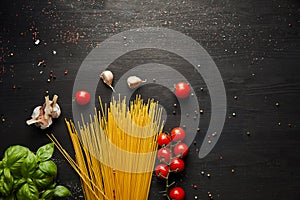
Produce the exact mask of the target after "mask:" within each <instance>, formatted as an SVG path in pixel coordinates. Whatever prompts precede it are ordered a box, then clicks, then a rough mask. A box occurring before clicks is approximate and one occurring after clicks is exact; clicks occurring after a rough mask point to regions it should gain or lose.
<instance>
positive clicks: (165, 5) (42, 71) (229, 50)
mask: <svg viewBox="0 0 300 200" xmlns="http://www.w3.org/2000/svg"><path fill="white" fill-rule="evenodd" d="M299 25H300V2H299V1H297V0H272V1H261V0H251V1H244V0H224V1H217V0H210V1H209V0H203V1H199V0H181V1H177V0H174V1H171V0H166V1H156V0H153V1H143V0H142V1H117V0H111V1H104V0H103V1H98V0H94V1H92V0H85V1H80V0H78V1H71V0H61V1H50V0H49V1H29V0H25V1H8V0H2V1H1V9H0V30H1V34H0V52H1V54H0V95H1V98H0V105H1V107H0V114H1V122H0V127H1V132H0V136H1V141H0V144H1V145H0V153H1V155H2V154H3V152H4V150H5V149H6V148H7V147H8V146H10V145H14V144H21V145H25V146H28V147H30V149H32V150H33V151H35V150H36V149H37V148H38V147H39V146H40V145H43V144H45V143H47V142H49V139H48V138H47V137H46V135H45V134H46V133H54V134H55V135H56V137H57V138H58V139H59V141H61V143H62V144H63V146H64V147H65V148H66V149H67V151H69V152H70V153H71V154H72V155H73V150H72V146H71V142H70V139H69V137H68V134H67V130H66V127H65V123H64V118H67V119H71V118H72V100H73V99H74V98H73V97H72V89H73V83H74V80H75V77H76V73H77V71H78V69H79V67H80V65H81V63H82V62H83V60H84V59H85V58H86V56H87V55H88V53H89V52H90V51H91V50H92V49H93V48H95V47H96V46H97V45H99V44H100V43H101V42H103V41H104V40H105V39H107V38H110V37H111V36H113V35H115V34H117V33H121V32H122V31H126V30H130V29H135V28H142V27H162V28H168V29H172V30H175V31H179V32H181V33H183V34H185V35H187V36H189V37H191V38H192V39H194V40H195V41H196V42H198V43H199V44H201V45H202V47H204V48H205V49H206V50H207V52H208V53H209V54H210V55H211V56H212V59H213V60H214V62H215V63H216V65H217V67H218V69H219V71H220V74H221V76H222V78H223V81H224V84H225V89H226V95H227V115H226V121H225V126H224V129H223V132H222V135H221V137H220V139H219V141H218V143H217V144H216V145H215V147H214V149H213V151H211V152H210V153H209V154H208V155H207V156H206V157H205V158H203V159H199V158H198V150H199V148H200V146H201V143H202V140H203V139H204V135H205V134H206V130H207V128H208V124H209V123H210V115H211V112H210V109H211V104H210V98H209V91H208V90H207V87H206V85H205V84H204V83H203V84H198V82H197V80H195V79H194V74H193V72H191V71H189V70H190V68H188V67H186V65H187V63H186V62H185V61H184V60H182V59H180V58H179V57H178V56H176V55H174V54H170V53H168V52H162V51H153V50H142V51H137V52H131V53H129V54H126V55H124V56H123V57H122V58H119V59H118V60H117V61H116V62H114V64H113V65H112V66H110V67H111V69H113V70H114V73H115V76H116V80H118V79H119V78H120V77H121V76H122V73H124V71H126V67H129V66H131V65H137V64H141V63H145V62H153V61H155V62H164V63H165V64H168V66H171V67H172V66H173V67H177V69H179V70H180V72H181V73H183V74H184V75H185V76H186V77H187V79H188V81H189V82H190V83H191V85H192V86H193V88H194V89H195V93H196V94H197V95H199V98H200V108H201V109H203V111H204V113H203V114H202V116H201V121H200V124H199V128H200V129H201V130H200V132H199V133H197V136H196V138H195V142H193V144H192V145H191V146H190V151H189V156H188V157H187V158H186V169H185V171H184V173H183V174H181V175H178V176H175V178H174V180H175V181H176V183H177V184H178V185H180V186H182V187H183V188H184V189H185V190H186V193H187V194H186V199H196V197H195V196H197V197H198V199H209V196H208V192H210V193H211V194H212V196H213V198H214V199H225V200H227V199H231V200H233V199H234V200H241V199H245V200H246V199H249V200H253V199H255V200H260V199H261V200H263V199H289V200H298V199H300V192H299V189H300V171H299V167H300V157H299V153H300V148H299V146H300V134H299V130H300V129H299V126H300V124H299V113H300V106H299V97H300V96H299V93H300V82H299V81H300V76H299V74H298V73H299V72H300V71H299V63H300V33H299V31H300V28H299V27H300V26H299ZM142 61H143V62H142ZM180 65H182V66H181V67H180ZM116 66H122V67H119V68H118V67H116ZM50 74H52V77H49V76H50ZM48 79H49V80H48ZM170 81H172V80H171V79H170ZM197 84H198V85H197ZM201 88H202V89H201ZM160 89H161V90H162V91H164V92H165V93H166V95H165V96H164V97H163V98H162V95H161V94H160V93H157V90H160ZM46 91H48V92H49V94H51V95H53V94H58V95H59V104H60V106H61V107H62V110H63V114H62V117H61V118H60V119H58V120H56V121H55V123H54V125H53V126H52V127H50V128H49V129H46V130H45V131H41V130H39V129H37V128H36V127H34V126H27V125H26V123H25V121H26V120H27V119H28V118H29V117H30V115H31V112H32V109H33V108H34V106H36V105H39V104H40V103H41V102H43V98H44V94H45V92H46ZM138 92H139V93H142V94H145V96H147V97H153V98H155V99H157V100H159V101H161V102H162V104H164V105H165V108H166V110H167V111H168V112H169V113H171V114H170V117H168V121H167V124H166V127H165V129H166V130H170V128H172V127H174V126H176V125H178V123H179V121H178V120H179V117H178V116H179V115H178V114H177V115H172V109H173V107H172V106H173V103H176V98H174V95H173V94H172V92H171V91H168V90H166V88H163V87H161V88H160V87H159V86H157V85H155V84H153V85H149V86H147V87H142V88H141V89H140V90H138ZM110 94H111V91H110V90H109V88H107V87H105V85H103V84H99V85H98V87H97V95H100V96H101V97H102V98H103V99H104V100H105V101H108V100H109V95H110ZM54 160H55V161H56V163H57V165H58V168H59V169H58V170H59V175H58V181H59V182H60V183H62V184H64V185H66V186H68V187H69V188H70V189H71V191H72V193H73V196H72V197H69V198H67V199H83V195H82V191H81V187H80V181H79V178H78V176H77V174H76V173H75V172H74V171H73V170H72V168H71V167H70V166H69V164H68V163H67V162H66V161H65V160H64V159H63V157H62V155H61V154H60V153H59V152H58V151H56V152H55V155H54ZM201 172H204V175H203V174H201ZM207 174H210V177H207ZM194 185H196V186H197V188H195V187H194ZM162 188H163V181H160V180H157V178H156V177H155V176H154V177H153V180H152V187H151V192H150V197H149V199H156V200H157V199H165V198H164V197H163V196H161V194H159V191H161V190H162Z"/></svg>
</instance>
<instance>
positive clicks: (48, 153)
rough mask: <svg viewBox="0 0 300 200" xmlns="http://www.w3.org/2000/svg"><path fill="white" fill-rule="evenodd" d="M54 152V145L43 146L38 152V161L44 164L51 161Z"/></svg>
mask: <svg viewBox="0 0 300 200" xmlns="http://www.w3.org/2000/svg"><path fill="white" fill-rule="evenodd" d="M53 152H54V143H49V144H46V145H44V146H41V147H40V148H39V149H38V150H37V152H36V156H37V159H38V160H39V161H41V162H42V161H46V160H49V159H50V158H51V157H52V155H53Z"/></svg>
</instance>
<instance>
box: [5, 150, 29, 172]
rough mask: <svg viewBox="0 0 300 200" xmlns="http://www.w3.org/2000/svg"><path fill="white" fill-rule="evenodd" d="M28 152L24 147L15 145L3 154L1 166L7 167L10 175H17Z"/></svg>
mask: <svg viewBox="0 0 300 200" xmlns="http://www.w3.org/2000/svg"><path fill="white" fill-rule="evenodd" d="M28 152H30V150H29V149H28V148H26V147H23V146H20V145H15V146H11V147H9V148H7V149H6V151H5V152H4V158H3V160H2V161H3V165H4V167H8V168H9V169H10V170H11V172H12V174H15V173H16V174H18V173H19V172H20V169H21V166H22V164H23V162H24V160H25V158H26V157H27V155H28Z"/></svg>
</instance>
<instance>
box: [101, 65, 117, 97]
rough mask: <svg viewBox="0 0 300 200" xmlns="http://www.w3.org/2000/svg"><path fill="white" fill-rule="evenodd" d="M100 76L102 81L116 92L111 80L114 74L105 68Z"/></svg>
mask: <svg viewBox="0 0 300 200" xmlns="http://www.w3.org/2000/svg"><path fill="white" fill-rule="evenodd" d="M100 78H101V79H102V80H103V82H104V83H105V84H106V85H108V86H109V87H110V88H111V89H112V91H113V92H116V91H115V89H114V88H113V86H112V82H113V80H114V75H113V73H112V72H111V71H109V70H105V71H103V72H102V73H101V74H100Z"/></svg>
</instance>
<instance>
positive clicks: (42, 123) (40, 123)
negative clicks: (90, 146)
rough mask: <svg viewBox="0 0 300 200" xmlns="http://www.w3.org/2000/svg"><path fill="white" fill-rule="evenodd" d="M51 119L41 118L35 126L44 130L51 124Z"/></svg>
mask: <svg viewBox="0 0 300 200" xmlns="http://www.w3.org/2000/svg"><path fill="white" fill-rule="evenodd" d="M52 123H53V122H52V117H49V118H48V119H45V118H44V117H43V116H42V117H41V118H40V119H39V121H38V122H37V123H35V125H36V126H37V127H39V128H40V129H46V128H48V127H49V126H51V124H52Z"/></svg>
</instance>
